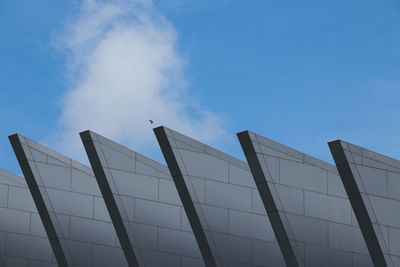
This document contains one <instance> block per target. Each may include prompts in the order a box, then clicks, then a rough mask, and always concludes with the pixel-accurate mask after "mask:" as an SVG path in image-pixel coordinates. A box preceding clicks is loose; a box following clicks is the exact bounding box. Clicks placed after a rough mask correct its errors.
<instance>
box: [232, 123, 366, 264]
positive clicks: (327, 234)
mask: <svg viewBox="0 0 400 267" xmlns="http://www.w3.org/2000/svg"><path fill="white" fill-rule="evenodd" d="M238 137H239V141H240V143H241V146H242V148H243V151H244V153H245V155H246V158H247V161H248V163H249V166H250V169H251V171H252V174H253V177H254V180H255V182H256V184H257V188H258V192H259V194H260V196H261V198H262V200H263V204H264V210H266V211H267V213H268V215H269V217H270V219H271V223H272V226H273V228H274V230H275V234H276V237H277V239H278V240H279V243H280V248H281V250H282V253H283V255H284V258H285V260H286V263H287V265H288V266H357V264H358V263H357V259H359V258H360V256H364V258H367V260H366V261H365V260H364V261H363V266H368V265H369V266H372V261H371V259H370V257H369V254H368V250H367V247H366V244H365V242H364V240H363V236H362V233H361V231H360V228H359V227H358V224H357V222H356V221H355V220H354V217H355V216H354V213H353V211H352V208H351V204H350V201H349V199H348V198H347V196H346V194H345V191H344V188H343V184H342V182H341V180H340V177H339V175H338V172H337V170H336V168H335V166H333V165H331V164H328V163H326V162H323V161H320V160H318V159H315V158H312V157H310V156H308V155H306V154H303V153H301V152H299V151H296V150H294V149H291V148H289V147H286V146H284V145H281V144H279V143H276V142H274V141H272V140H269V139H267V138H265V137H262V136H259V135H257V134H254V133H251V132H248V131H245V132H242V133H239V134H238ZM368 258H369V259H368Z"/></svg>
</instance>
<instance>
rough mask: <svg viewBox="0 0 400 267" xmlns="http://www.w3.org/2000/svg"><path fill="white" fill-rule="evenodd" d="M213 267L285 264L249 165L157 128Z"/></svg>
mask: <svg viewBox="0 0 400 267" xmlns="http://www.w3.org/2000/svg"><path fill="white" fill-rule="evenodd" d="M154 132H155V134H156V137H157V139H158V142H159V144H160V147H161V149H162V152H163V154H164V157H165V159H166V162H167V164H168V167H169V169H170V171H171V175H172V176H173V179H174V181H175V184H176V185H177V188H178V192H179V194H180V197H181V199H182V202H183V205H184V206H185V209H186V213H187V214H188V218H189V221H190V223H191V226H192V229H193V231H194V233H195V235H196V238H197V240H198V243H199V246H200V249H201V250H202V255H203V258H204V260H205V262H206V263H207V266H284V261H283V258H282V256H281V252H280V250H279V247H278V243H277V242H276V239H275V236H274V232H273V230H272V228H271V224H270V222H269V219H268V217H267V214H266V212H265V209H264V208H263V206H262V203H261V199H260V196H259V194H258V191H257V189H256V185H255V183H254V180H253V178H252V176H251V173H250V170H249V168H248V166H247V164H246V163H245V162H243V161H241V160H239V159H236V158H234V157H231V156H229V155H226V154H224V153H222V152H220V151H218V150H216V149H213V148H211V147H209V146H207V145H205V144H202V143H200V142H198V141H196V140H193V139H191V138H189V137H187V136H184V135H182V134H179V133H177V132H175V131H173V130H170V129H168V128H165V127H159V128H156V129H154Z"/></svg>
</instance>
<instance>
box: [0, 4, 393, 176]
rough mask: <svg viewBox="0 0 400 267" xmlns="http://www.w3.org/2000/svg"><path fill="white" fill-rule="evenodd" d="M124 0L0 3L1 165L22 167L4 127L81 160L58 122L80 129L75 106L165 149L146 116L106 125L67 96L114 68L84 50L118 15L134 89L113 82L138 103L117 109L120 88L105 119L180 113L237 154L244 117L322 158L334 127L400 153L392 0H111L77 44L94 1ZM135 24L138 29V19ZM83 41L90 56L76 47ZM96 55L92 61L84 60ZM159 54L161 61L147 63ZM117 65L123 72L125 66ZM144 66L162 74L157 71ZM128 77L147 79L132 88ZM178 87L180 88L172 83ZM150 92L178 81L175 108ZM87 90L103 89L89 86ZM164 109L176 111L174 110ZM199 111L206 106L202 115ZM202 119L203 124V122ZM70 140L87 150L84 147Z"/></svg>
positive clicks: (121, 133)
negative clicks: (127, 5) (135, 0)
mask: <svg viewBox="0 0 400 267" xmlns="http://www.w3.org/2000/svg"><path fill="white" fill-rule="evenodd" d="M89 2H90V1H89ZM113 2H114V3H113ZM121 2H129V1H128V0H120V1H99V3H97V4H98V5H99V6H96V9H95V11H93V12H83V11H82V9H83V4H82V2H81V1H70V2H68V1H51V0H40V1H39V0H38V1H22V0H3V1H1V2H0V47H1V49H0V78H1V81H2V84H1V91H0V92H1V97H0V109H1V110H0V111H1V112H0V118H1V124H0V136H2V138H0V162H1V165H0V167H2V168H5V169H8V170H11V171H14V172H17V173H20V170H19V167H18V164H17V161H16V159H15V156H14V154H13V152H12V149H11V146H10V145H9V142H8V139H7V136H8V135H10V134H13V133H16V132H18V133H20V134H23V135H25V136H27V137H29V138H31V139H34V140H37V141H41V142H44V143H46V144H48V145H49V146H50V147H52V148H57V149H59V150H61V151H62V152H65V153H66V154H67V155H71V156H74V157H75V158H78V159H81V158H79V155H75V154H74V153H73V152H71V151H68V149H66V148H65V147H66V146H68V144H67V145H64V146H63V145H60V143H65V142H68V141H67V140H69V139H68V137H65V136H64V135H63V131H67V132H68V131H72V132H74V131H75V130H77V129H79V130H84V128H82V127H85V124H84V122H85V118H81V117H85V116H89V117H88V118H86V119H87V120H86V121H90V120H92V119H93V117H90V116H96V118H97V120H98V121H100V123H99V124H90V123H89V124H88V126H87V127H86V129H92V128H95V129H93V130H96V131H98V133H99V134H103V135H105V136H106V137H110V138H112V139H116V140H117V141H120V142H121V143H123V144H125V145H127V146H129V147H131V148H133V149H137V150H138V151H139V152H144V154H146V155H149V156H152V157H154V158H156V159H158V160H162V156H161V154H160V152H159V151H158V149H157V144H156V140H155V138H154V137H153V136H151V139H146V138H145V137H140V138H139V137H138V138H136V137H137V136H142V135H149V136H150V135H152V132H151V128H150V126H149V127H148V128H146V129H145V130H141V129H139V130H138V129H136V128H137V127H136V128H135V127H130V128H129V127H127V128H121V129H119V130H118V131H117V130H115V131H113V130H111V129H110V128H112V127H113V125H112V124H109V125H107V121H108V120H106V119H105V120H104V121H105V122H104V125H102V113H101V114H97V113H96V111H98V110H99V109H96V108H93V110H92V111H91V112H86V111H85V109H86V108H87V106H88V103H89V104H91V102H82V103H81V102H78V103H75V102H73V101H74V100H73V99H76V97H75V98H74V97H70V98H69V96H68V92H77V91H79V90H81V89H80V88H84V89H82V90H88V91H87V92H93V91H91V90H94V89H85V88H87V86H89V85H87V84H99V81H98V80H96V79H97V78H90V77H89V76H90V75H89V76H85V75H86V73H92V74H93V73H94V74H93V75H95V76H96V74H98V73H102V75H104V76H105V77H115V76H112V75H110V76H108V74H107V73H105V74H104V72H106V71H107V69H106V70H104V68H103V67H102V68H100V69H101V71H100V72H97V70H98V69H99V68H97V66H104V65H105V66H108V65H109V62H110V58H109V57H99V56H98V55H97V54H96V53H94V52H93V54H91V53H92V49H93V50H96V51H108V50H97V49H98V48H99V47H103V48H104V47H105V48H104V49H107V47H111V48H110V49H112V48H113V47H119V46H114V45H115V44H114V43H113V40H114V39H115V40H117V39H120V40H122V42H123V40H125V39H121V38H119V37H120V36H121V35H118V34H115V32H113V29H114V30H115V29H117V30H116V32H117V33H118V32H121V31H118V29H120V28H118V27H120V25H121V23H125V24H126V25H128V26H127V27H126V28H127V29H128V31H126V32H125V33H127V35H129V34H132V36H131V37H132V38H130V37H129V36H128V37H129V42H131V43H129V45H128V46H127V47H126V48H125V47H124V46H123V47H124V48H123V49H125V50H123V49H121V53H122V51H124V53H128V54H129V58H130V59H133V61H135V62H137V64H138V65H130V64H129V62H124V58H125V56H124V55H121V59H120V60H121V61H115V64H116V65H115V66H113V68H117V69H118V68H119V67H120V68H121V69H122V68H124V71H126V72H127V76H126V77H129V79H128V83H131V85H132V86H131V87H128V89H129V88H132V90H136V91H135V92H136V93H135V94H133V93H132V92H125V91H126V90H127V89H126V88H125V87H124V86H123V85H122V86H121V87H119V86H120V85H115V88H121V90H123V91H124V90H125V91H124V92H123V93H122V95H123V96H129V97H132V101H133V102H132V103H133V104H132V113H130V114H129V116H127V117H124V116H123V115H121V114H123V113H127V112H130V110H129V109H128V108H129V105H128V106H127V108H125V109H121V111H118V107H120V106H121V104H120V103H119V102H118V101H122V100H120V99H119V98H115V99H114V98H113V99H111V100H107V102H105V103H106V104H105V105H104V110H108V109H109V110H114V111H115V112H114V115H113V116H115V117H111V118H110V120H111V121H113V120H116V121H117V122H118V118H119V117H121V116H122V117H123V118H121V120H122V119H123V120H125V121H126V120H127V118H129V117H132V122H130V121H126V123H127V124H135V122H136V121H140V120H143V121H146V123H147V119H148V117H149V116H155V117H156V118H160V119H159V121H157V123H158V124H165V125H166V126H170V127H171V128H173V126H175V125H178V126H177V127H178V128H179V127H180V126H179V122H180V121H181V120H183V121H182V124H184V125H185V126H182V129H178V130H182V131H183V132H185V130H186V132H187V133H193V132H197V133H198V134H199V136H196V137H198V138H199V139H202V135H204V136H206V137H204V141H206V142H209V143H210V144H213V145H215V146H216V147H218V148H220V149H222V150H223V151H225V152H228V153H232V154H234V155H236V156H238V157H240V158H243V156H242V155H241V149H240V145H239V143H238V142H237V141H236V139H235V133H237V132H239V131H243V130H251V131H254V132H257V133H259V134H261V135H264V136H266V137H268V138H271V139H273V140H276V141H278V142H281V143H283V144H285V145H288V146H291V147H293V148H296V149H298V150H301V151H303V152H306V153H309V154H311V155H313V156H315V157H318V158H321V159H323V160H326V161H329V162H332V160H331V156H330V153H329V149H328V146H327V144H326V143H327V142H328V141H331V140H334V139H338V138H340V139H343V140H346V141H349V142H352V143H355V144H357V145H360V146H365V147H367V148H370V149H373V150H376V151H377V152H380V153H383V154H387V155H390V156H393V157H396V158H400V142H399V140H398V136H400V116H399V115H400V2H399V1H395V0H392V1H391V0H388V1H369V0H362V1H356V0H354V1H342V0H337V1H308V0H307V1H264V0H259V1H257V0H254V1H229V0H214V1H209V0H207V1H183V0H175V1H167V0H155V1H154V2H153V3H150V4H149V5H151V7H150V8H149V7H147V6H145V7H143V6H139V7H137V6H135V5H133V6H132V10H130V11H129V12H132V13H129V12H128V11H127V12H125V13H121V14H120V13H118V12H117V15H115V16H116V17H112V18H111V19H110V20H111V22H110V24H106V25H105V26H104V28H100V29H101V31H102V33H101V34H100V35H99V36H96V37H93V38H92V39H90V40H89V41H90V42H88V44H85V46H84V48H82V47H81V46H80V45H78V46H77V45H76V44H75V43H74V42H72V41H71V40H76V39H74V38H77V37H76V36H80V35H79V34H80V33H81V32H80V29H81V28H83V27H81V24H84V23H87V22H88V21H89V22H90V21H93V20H95V19H96V16H100V15H99V14H101V13H100V12H99V11H98V10H100V9H101V8H103V7H104V6H100V5H103V4H104V3H106V4H109V5H111V6H113V5H115V6H117V7H118V5H121ZM88 5H94V4H93V2H90V3H89V4H88ZM135 8H137V9H138V10H139V11H137V10H135ZM96 10H97V11H96ZM101 10H103V9H101ZM108 10H109V9H108ZM143 10H144V11H143ZM118 14H120V15H118ZM138 14H139V15H141V14H145V16H147V17H148V20H149V21H150V22H149V23H148V24H146V23H145V26H143V25H142V24H141V23H142V22H137V20H135V19H131V16H132V17H138ZM125 24H124V25H125ZM115 25H117V26H115ZM149 25H150V26H151V25H153V26H154V25H155V26H154V28H155V30H154V31H153V32H152V35H151V36H150V37H148V36H146V32H147V29H148V28H145V27H147V26H149ZM142 26H143V27H142ZM101 27H103V26H101ZM141 27H142V28H144V29H145V31H144V32H143V31H140V30H137V29H142V28H141ZM71 28H72V30H71ZM110 28H112V29H110ZM123 29H124V30H125V28H123ZM71 31H72V33H71ZM78 33H79V34H78ZM125 33H124V34H123V36H126V34H125ZM113 34H114V35H113ZM143 34H144V35H145V37H143ZM158 35H159V36H161V37H160V39H159V40H158V39H157V38H158V37H157V36H158ZM110 36H111V37H110ZM113 36H114V37H115V38H112V37H113ZM68 38H70V39H68ZM107 38H109V39H107ZM154 39H157V40H158V41H156V45H154V43H148V42H153V40H154ZM79 40H80V39H79ZM136 40H144V41H143V44H144V45H146V44H150V45H154V48H155V49H158V50H157V51H159V52H157V53H154V55H153V52H152V50H151V51H150V52H149V54H148V55H147V54H143V53H142V51H147V50H146V49H145V50H140V49H144V48H143V47H142V46H139V45H136V43H135V42H136ZM70 41H71V42H70ZM64 44H67V45H64ZM152 47H153V46H152ZM85 49H88V50H85ZM135 49H139V50H137V51H136V50H135ZM115 50H117V51H116V52H115ZM130 50H132V51H130ZM133 50H135V51H136V52H137V53H136V52H135V51H133ZM82 51H85V52H84V54H83V55H84V56H83V58H84V59H85V60H81V59H80V58H79V57H80V56H81V55H82V54H80V53H81V52H82ZM112 52H113V53H117V52H119V51H118V49H112ZM130 52H132V53H130ZM86 53H88V54H89V55H90V56H88V57H86ZM113 53H111V56H112V55H114V54H113ZM142 54H143V55H142ZM137 55H140V57H138V56H137ZM118 56H119V55H118V54H117V57H118ZM77 57H78V59H76V58H77ZM153 57H154V58H153ZM92 59H93V60H94V61H95V62H96V64H98V65H91V64H92V63H90V64H89V63H88V64H87V60H92ZM153 59H154V61H152V60H153ZM102 60H103V61H104V62H102ZM112 62H114V61H112ZM118 62H121V64H119V63H118ZM146 62H155V63H154V64H158V65H151V64H150V63H149V65H148V66H147V67H144V68H143V69H145V70H147V69H148V70H149V73H150V74H149V76H147V72H144V73H143V75H141V76H142V77H141V80H140V81H137V80H135V73H136V72H135V71H134V70H135V69H136V68H137V66H139V68H140V67H141V66H142V64H147V63H146ZM125 63H126V65H125ZM74 64H75V65H78V67H77V68H74V66H75V65H74ZM93 64H94V63H93ZM88 66H89V67H88ZM90 66H92V67H90ZM93 66H95V67H93ZM153 66H157V68H160V69H161V70H162V71H160V72H152V70H151V69H152V67H153ZM130 68H132V71H131V70H130ZM92 69H95V71H93V72H92V71H91V70H92ZM88 70H90V71H88ZM164 70H166V71H164ZM121 71H122V70H121ZM164 72H168V74H167V76H166V74H165V73H164ZM82 73H83V74H82ZM170 73H173V75H170ZM151 75H153V76H151ZM168 75H170V76H174V77H175V76H176V78H173V79H172V78H169V77H168ZM118 77H119V78H121V79H120V80H121V81H122V82H123V81H124V78H125V76H118ZM146 77H149V79H156V78H154V77H161V78H160V82H159V83H155V84H153V83H152V82H149V81H147V80H146ZM131 78H132V79H133V80H131ZM91 79H92V80H91ZM93 79H94V80H93ZM109 79H111V78H109ZM157 79H158V78H157ZM171 79H172V80H171ZM166 83H167V84H168V85H165V84H166ZM105 84H107V85H108V86H109V87H107V86H106V85H104V86H103V85H102V86H103V87H104V88H103V89H102V90H103V91H102V92H103V93H107V90H109V93H110V94H113V93H115V91H114V90H117V89H113V88H114V84H113V80H112V79H111V80H106V81H105ZM136 84H139V85H143V87H140V86H139V87H140V88H135V85H136ZM85 86H86V87H85ZM146 86H148V87H146ZM180 86H182V87H183V89H182V90H180V89H179V90H176V89H174V88H175V87H180ZM158 87H160V88H161V87H162V88H161V89H159V88H158ZM142 88H150V89H146V90H145V89H142ZM140 90H145V92H143V94H142V93H141V91H140ZM151 90H153V91H151ZM149 91H151V92H154V93H152V94H150V95H151V96H154V94H157V98H156V100H160V99H161V100H160V101H162V102H161V103H162V104H160V105H161V106H162V105H167V104H168V103H169V98H168V97H166V96H165V95H168V94H169V92H171V94H177V95H178V96H177V98H174V99H173V101H172V103H174V104H176V106H177V108H173V109H170V108H169V107H164V106H163V109H160V110H161V111H160V113H152V112H150V111H149V114H147V113H143V114H141V113H140V110H138V108H137V109H135V106H137V104H138V103H140V102H143V101H145V100H141V99H139V100H138V99H137V98H140V97H141V96H142V95H146V92H149ZM66 92H67V93H66ZM78 95H79V94H78ZM129 97H127V99H125V100H130V99H129ZM149 97H150V96H149ZM71 99H72V100H71ZM146 99H147V98H146ZM149 99H150V100H151V98H149ZM150 100H149V101H150ZM88 101H89V100H88ZM90 101H93V102H96V103H97V102H99V103H100V102H101V101H103V100H102V99H97V98H96V97H94V98H93V99H92V98H90ZM113 101H115V102H113ZM135 101H136V102H135ZM146 101H147V100H146ZM66 103H67V104H66ZM71 103H72V104H71ZM123 103H125V102H123ZM145 103H147V102H145ZM150 103H151V102H150ZM100 104H101V103H100ZM135 104H136V105H135ZM123 105H127V104H126V103H125V104H122V106H123ZM179 105H185V107H184V108H180V107H179ZM77 106H78V107H77ZM100 107H101V105H100ZM70 108H71V109H73V110H74V112H70V110H69V109H70ZM149 110H150V109H149ZM163 111H164V112H163ZM165 111H166V112H165ZM169 112H171V113H174V114H173V115H171V116H170V117H169ZM161 113H166V114H163V115H162V116H161V115H160V114H161ZM182 113H184V114H183V115H182ZM63 114H64V115H63ZM76 114H80V115H79V116H78V117H79V120H80V121H82V124H83V125H82V124H79V125H75V123H74V122H71V118H70V117H71V116H76ZM139 114H140V115H139ZM204 114H211V115H210V118H208V117H207V115H204ZM147 115H149V116H147ZM68 116H69V117H68ZM135 116H136V117H138V118H135ZM157 116H159V117H157ZM152 118H153V117H152ZM191 120H192V121H193V122H194V123H193V125H190V121H191ZM143 125H144V124H143ZM140 127H141V128H143V126H142V125H140ZM140 127H139V128H140ZM81 128H82V129H81ZM204 128H209V129H211V133H210V131H205V130H204ZM214 129H215V132H216V133H215V134H214V135H213V134H212V132H213V130H214ZM79 130H77V132H76V134H78V132H79ZM136 135H137V136H136ZM130 139H135V140H137V142H134V141H131V140H130ZM221 140H222V142H221ZM71 147H73V149H81V150H82V151H83V147H81V148H76V147H75V146H71ZM64 150H65V151H64Z"/></svg>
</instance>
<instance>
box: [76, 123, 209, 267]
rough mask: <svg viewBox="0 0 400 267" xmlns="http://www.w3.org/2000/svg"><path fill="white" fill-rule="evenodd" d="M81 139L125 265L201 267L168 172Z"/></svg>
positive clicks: (113, 146)
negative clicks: (108, 212)
mask: <svg viewBox="0 0 400 267" xmlns="http://www.w3.org/2000/svg"><path fill="white" fill-rule="evenodd" d="M81 138H82V141H83V143H84V146H85V149H86V152H87V154H88V157H89V160H90V162H91V165H92V168H93V170H94V173H95V175H96V178H97V181H98V184H99V186H100V189H101V192H102V195H103V196H104V199H105V201H106V204H107V207H108V210H109V211H110V214H111V219H112V221H113V223H114V225H115V228H116V230H117V234H118V237H119V240H120V243H121V244H122V247H124V248H125V250H126V253H125V255H126V257H127V259H128V261H130V262H138V263H139V265H140V266H182V267H183V266H187V267H189V266H203V265H204V263H203V262H202V258H201V255H200V251H199V248H198V246H197V243H196V240H195V237H194V235H193V233H192V231H191V229H190V227H186V226H185V225H186V221H187V217H186V213H185V211H184V209H183V207H182V203H181V201H180V199H179V195H178V192H177V191H176V188H175V186H174V183H173V181H172V178H171V175H170V173H169V170H168V168H167V167H166V166H164V165H162V164H160V163H157V162H155V161H153V160H151V159H149V158H146V157H144V156H142V155H140V154H139V153H136V152H134V151H132V150H130V149H128V148H126V147H123V146H121V145H119V144H117V143H115V142H112V141H111V140H109V139H106V138H104V137H102V136H101V135H98V134H96V133H93V132H90V131H86V132H83V133H81Z"/></svg>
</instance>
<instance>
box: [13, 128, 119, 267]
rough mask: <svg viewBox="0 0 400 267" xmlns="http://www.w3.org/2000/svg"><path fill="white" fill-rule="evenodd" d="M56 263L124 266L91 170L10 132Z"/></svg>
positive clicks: (64, 264)
mask: <svg viewBox="0 0 400 267" xmlns="http://www.w3.org/2000/svg"><path fill="white" fill-rule="evenodd" d="M9 139H10V142H11V144H12V146H13V149H14V152H15V154H16V156H17V159H18V161H19V164H20V166H21V169H22V172H23V173H24V176H25V179H26V182H27V184H28V187H29V190H30V192H31V194H32V197H33V200H34V202H35V204H36V207H37V210H38V211H39V215H40V218H41V220H42V222H43V225H44V228H45V230H46V233H47V237H48V239H49V240H50V243H51V246H52V248H53V252H54V255H55V258H56V260H57V263H58V265H59V266H127V263H126V260H125V258H124V255H123V252H122V249H121V248H120V247H119V244H118V242H117V238H116V234H115V230H114V227H113V224H112V223H111V220H110V217H109V214H108V212H107V210H106V208H105V204H104V201H103V198H102V196H101V193H100V190H99V188H98V185H97V183H96V179H95V177H94V175H93V173H92V170H91V169H90V168H88V167H86V166H84V165H82V164H80V163H78V162H75V161H73V160H71V159H69V158H67V157H65V156H63V155H61V154H59V153H57V152H54V151H52V150H50V149H48V148H46V147H44V146H42V145H40V144H38V143H36V142H34V141H32V140H30V139H28V138H25V137H23V136H20V135H12V136H10V137H9Z"/></svg>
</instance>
